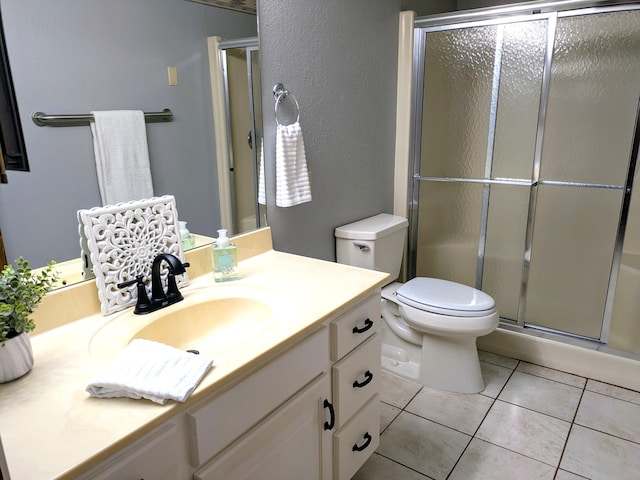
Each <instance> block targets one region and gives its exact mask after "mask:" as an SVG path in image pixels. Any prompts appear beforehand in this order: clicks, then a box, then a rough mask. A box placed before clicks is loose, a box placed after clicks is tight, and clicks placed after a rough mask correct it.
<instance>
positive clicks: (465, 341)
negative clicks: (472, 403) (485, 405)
mask: <svg viewBox="0 0 640 480" xmlns="http://www.w3.org/2000/svg"><path fill="white" fill-rule="evenodd" d="M420 364H421V365H420V374H419V376H418V381H419V382H420V383H422V384H423V385H427V386H428V387H433V388H437V389H439V390H446V391H448V392H456V393H479V392H481V391H483V390H484V381H483V380H482V371H481V370H480V360H479V358H478V349H477V348H476V338H475V337H471V338H469V337H444V336H436V335H424V336H423V338H422V358H421V361H420Z"/></svg>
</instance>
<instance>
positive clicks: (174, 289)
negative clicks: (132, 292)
mask: <svg viewBox="0 0 640 480" xmlns="http://www.w3.org/2000/svg"><path fill="white" fill-rule="evenodd" d="M162 262H166V263H167V267H168V268H169V275H168V276H167V291H166V293H165V291H164V288H163V287H162V278H161V276H160V266H161V265H162ZM188 266H189V264H188V263H182V261H181V260H180V259H179V258H178V257H176V256H174V255H172V254H170V253H161V254H159V255H157V256H156V258H154V259H153V264H152V266H151V300H149V297H148V295H147V290H146V288H145V285H144V278H143V277H142V275H138V276H137V277H136V278H135V280H129V281H127V282H122V283H119V284H118V285H117V287H118V288H125V287H129V286H131V285H133V284H136V285H137V289H138V301H137V302H136V308H135V310H134V311H133V313H136V314H144V313H151V312H155V311H156V310H159V309H161V308H164V307H167V306H169V305H173V304H174V303H177V302H179V301H181V300H182V299H183V297H182V294H181V293H180V291H179V290H178V285H177V284H176V275H181V274H183V273H185V272H186V270H185V268H186V267H188Z"/></svg>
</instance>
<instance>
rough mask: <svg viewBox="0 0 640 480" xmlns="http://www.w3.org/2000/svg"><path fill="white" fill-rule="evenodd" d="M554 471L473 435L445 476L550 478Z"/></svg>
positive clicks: (457, 478) (484, 479) (458, 478)
mask: <svg viewBox="0 0 640 480" xmlns="http://www.w3.org/2000/svg"><path fill="white" fill-rule="evenodd" d="M554 474H555V468H554V467H552V466H551V465H547V464H546V463H542V462H539V461H537V460H534V459H532V458H529V457H525V456H524V455H520V454H519V453H515V452H512V451H511V450H507V449H505V448H502V447H498V446H497V445H493V444H491V443H488V442H485V441H483V440H478V439H477V438H474V439H473V440H471V443H470V444H469V446H468V447H467V449H466V450H465V452H464V454H463V455H462V457H461V458H460V461H459V462H458V464H457V465H456V467H455V468H454V469H453V472H452V473H451V475H450V476H449V480H469V479H473V480H489V479H512V478H514V479H515V478H517V479H518V480H553V476H554Z"/></svg>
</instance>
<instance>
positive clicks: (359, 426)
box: [333, 395, 380, 480]
mask: <svg viewBox="0 0 640 480" xmlns="http://www.w3.org/2000/svg"><path fill="white" fill-rule="evenodd" d="M333 439H334V440H333V458H334V463H333V465H334V480H349V479H350V478H351V477H353V475H354V474H355V473H356V472H357V471H358V469H359V468H360V467H361V466H362V465H363V464H364V462H366V461H367V459H368V458H369V457H370V456H371V455H372V454H373V452H375V451H376V449H377V448H378V445H379V444H380V398H379V396H378V395H375V396H374V397H373V398H371V399H370V400H369V401H368V402H367V403H366V405H365V406H364V407H362V409H361V410H360V411H359V412H358V413H357V414H356V415H355V416H354V417H353V418H351V420H349V421H348V422H347V424H346V425H345V426H344V427H342V428H341V429H340V430H338V431H337V432H336V433H335V434H334V437H333Z"/></svg>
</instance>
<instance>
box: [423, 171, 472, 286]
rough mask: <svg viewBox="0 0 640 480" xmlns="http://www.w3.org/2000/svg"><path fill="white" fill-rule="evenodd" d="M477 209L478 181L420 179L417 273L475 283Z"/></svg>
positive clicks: (466, 283) (470, 283)
mask: <svg viewBox="0 0 640 480" xmlns="http://www.w3.org/2000/svg"><path fill="white" fill-rule="evenodd" d="M481 211H482V185H478V184H468V183H440V182H428V181H423V182H421V184H420V201H419V218H418V255H417V258H418V260H417V266H416V272H417V275H418V276H420V277H437V278H443V279H445V280H451V281H453V282H460V283H463V284H465V285H469V286H472V287H474V286H475V283H476V259H477V257H478V236H479V234H480V213H481Z"/></svg>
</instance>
